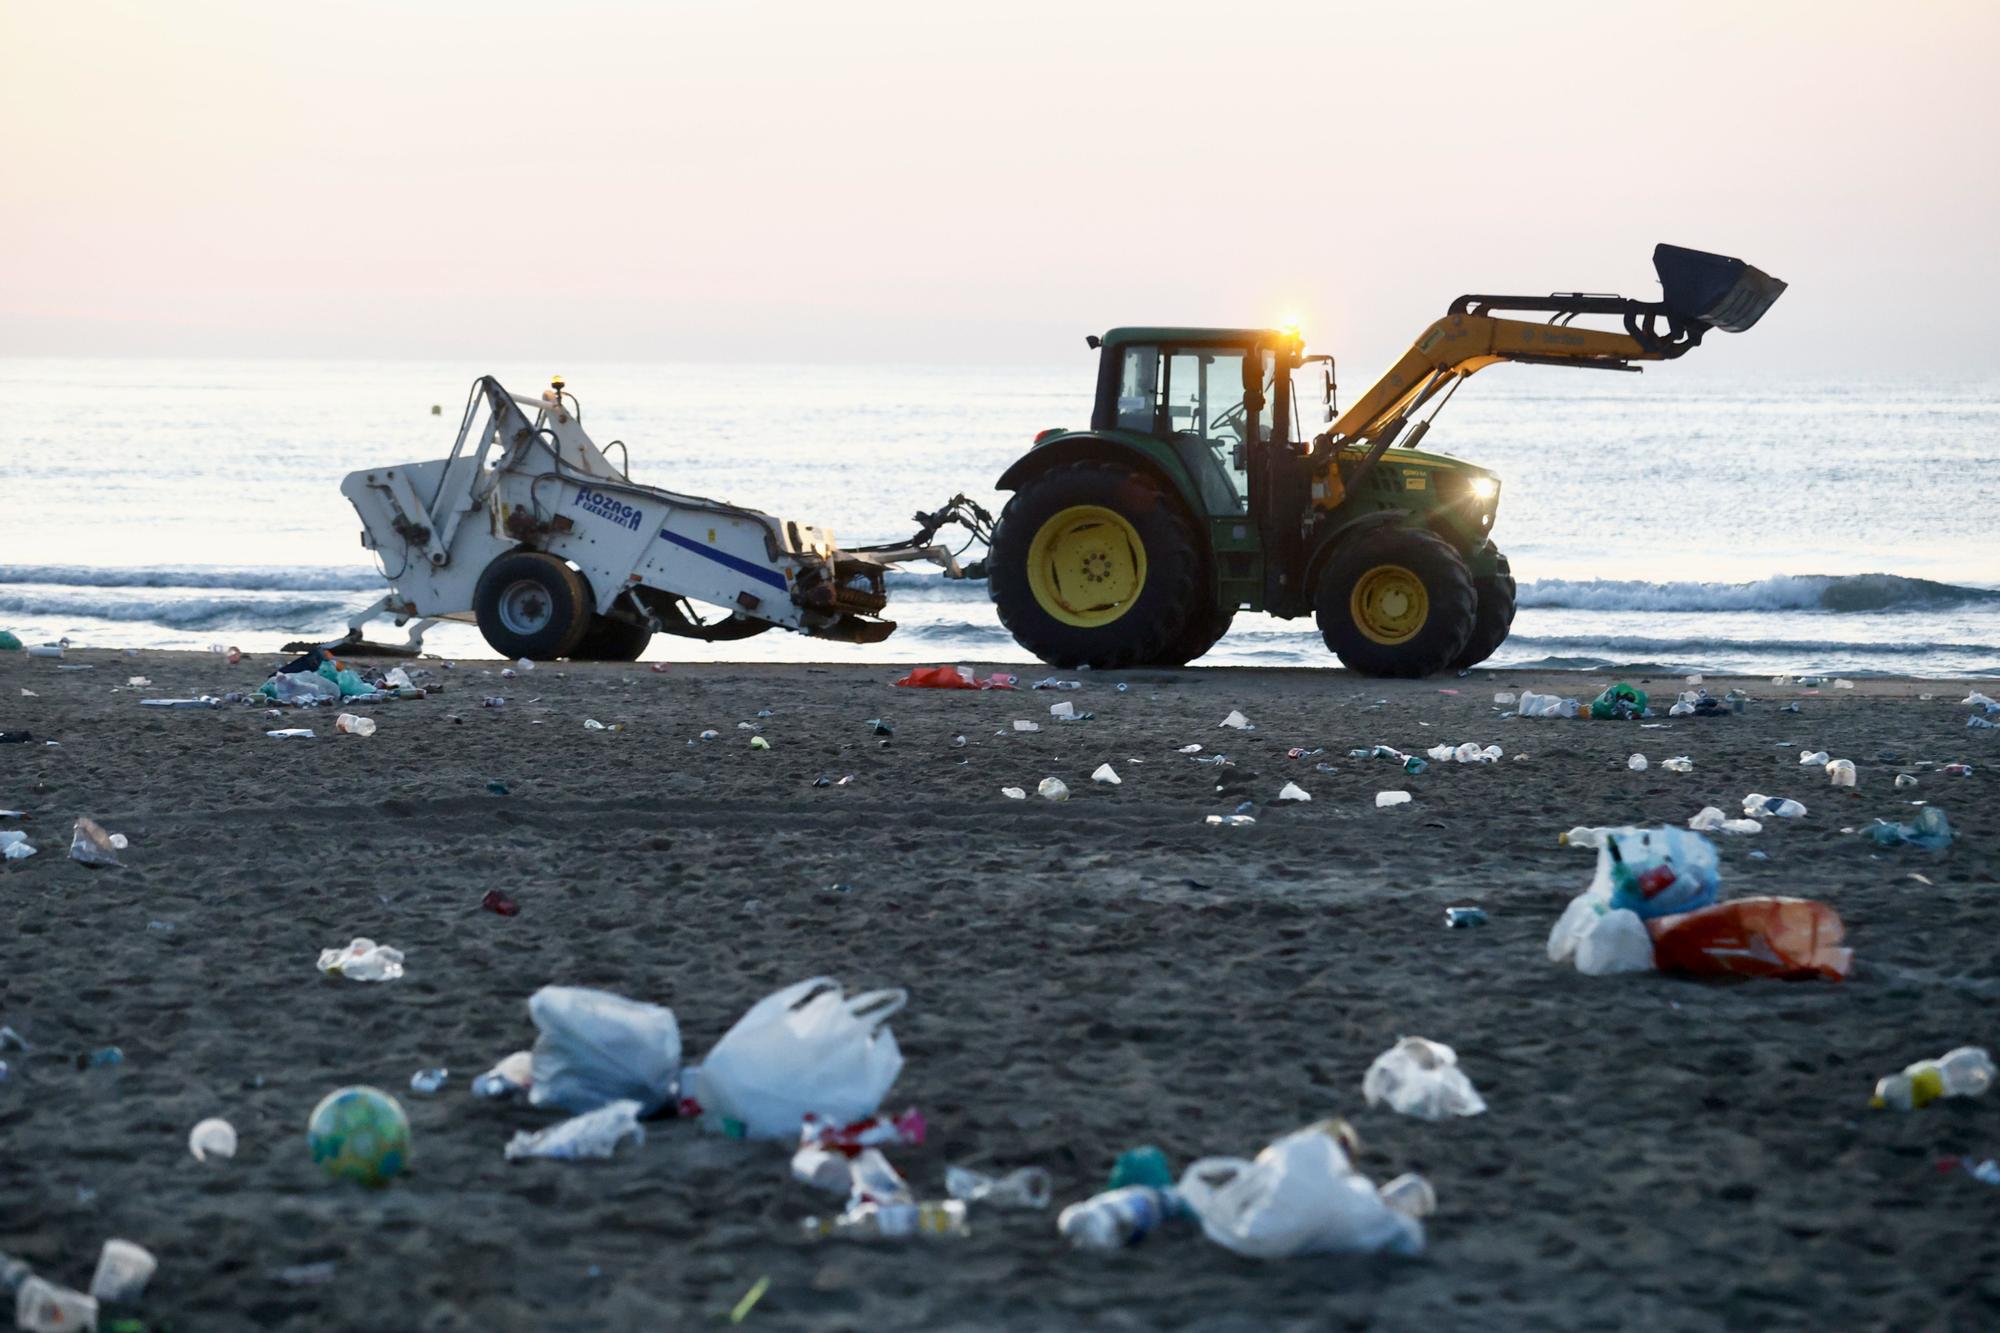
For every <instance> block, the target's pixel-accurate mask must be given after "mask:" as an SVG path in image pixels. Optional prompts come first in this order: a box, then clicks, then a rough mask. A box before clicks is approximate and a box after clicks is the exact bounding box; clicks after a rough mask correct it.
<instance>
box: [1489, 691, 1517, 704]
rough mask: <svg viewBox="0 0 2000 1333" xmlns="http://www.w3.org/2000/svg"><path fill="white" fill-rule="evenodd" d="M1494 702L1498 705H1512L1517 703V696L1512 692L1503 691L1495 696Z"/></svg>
mask: <svg viewBox="0 0 2000 1333" xmlns="http://www.w3.org/2000/svg"><path fill="white" fill-rule="evenodd" d="M1493 702H1494V703H1496V704H1511V703H1514V702H1516V696H1515V694H1514V692H1513V691H1512V690H1502V691H1500V693H1498V694H1496V695H1494V696H1493Z"/></svg>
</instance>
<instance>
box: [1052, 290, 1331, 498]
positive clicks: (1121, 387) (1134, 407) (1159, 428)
mask: <svg viewBox="0 0 2000 1333" xmlns="http://www.w3.org/2000/svg"><path fill="white" fill-rule="evenodd" d="M1089 342H1090V345H1091V346H1092V347H1093V348H1096V349H1098V369H1097V400H1096V404H1095V406H1094V408H1093V410H1092V412H1091V420H1090V426H1091V430H1092V431H1094V432H1106V433H1108V432H1118V433H1122V434H1130V435H1141V436H1146V437H1149V438H1150V439H1151V440H1154V441H1157V442H1158V443H1160V444H1164V445H1166V446H1167V447H1168V448H1170V449H1171V450H1172V451H1173V453H1174V455H1175V457H1176V458H1177V459H1178V461H1179V462H1180V464H1181V466H1182V468H1184V469H1185V471H1186V473H1187V475H1188V476H1189V477H1190V478H1191V479H1192V481H1193V482H1194V485H1195V488H1196V490H1197V492H1198V494H1199V495H1200V497H1201V506H1202V508H1203V510H1204V511H1205V513H1206V516H1207V517H1209V518H1210V519H1222V518H1241V517H1245V516H1248V515H1249V514H1250V513H1251V510H1252V508H1253V504H1254V503H1255V501H1256V499H1257V498H1258V497H1260V496H1261V494H1262V492H1263V491H1264V490H1265V483H1266V480H1267V477H1268V476H1269V474H1270V469H1269V468H1268V466H1267V463H1268V462H1269V459H1270V456H1271V455H1272V454H1274V453H1276V454H1290V455H1293V456H1297V455H1298V454H1300V453H1302V452H1303V451H1304V449H1305V447H1306V443H1307V442H1309V441H1310V440H1311V438H1312V435H1313V433H1314V432H1316V431H1317V430H1320V429H1323V428H1324V427H1323V424H1322V423H1324V421H1326V420H1328V419H1329V417H1328V408H1329V407H1330V405H1331V403H1332V386H1333V379H1332V361H1331V358H1326V357H1310V358H1309V357H1306V356H1305V355H1304V350H1305V344H1304V340H1303V339H1302V338H1301V337H1300V336H1299V335H1298V334H1297V333H1296V332H1295V331H1291V330H1283V329H1199V328H1119V329H1112V330H1111V331H1110V332H1109V333H1106V334H1105V335H1104V336H1103V337H1102V338H1098V337H1092V338H1090V339H1089ZM1301 372H1305V374H1304V375H1303V376H1302V374H1301ZM1302 400H1309V401H1302Z"/></svg>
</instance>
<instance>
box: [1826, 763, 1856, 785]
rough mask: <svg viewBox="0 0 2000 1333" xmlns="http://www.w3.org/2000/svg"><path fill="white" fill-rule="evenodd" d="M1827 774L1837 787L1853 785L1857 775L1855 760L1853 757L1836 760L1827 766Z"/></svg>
mask: <svg viewBox="0 0 2000 1333" xmlns="http://www.w3.org/2000/svg"><path fill="white" fill-rule="evenodd" d="M1826 776H1827V777H1828V779H1830V780H1831V781H1832V783H1833V785H1834V786H1836V787H1852V786H1853V785H1854V777H1855V774H1854V761H1853V760H1852V759H1836V760H1834V761H1833V762H1832V763H1830V764H1828V765H1827V766H1826Z"/></svg>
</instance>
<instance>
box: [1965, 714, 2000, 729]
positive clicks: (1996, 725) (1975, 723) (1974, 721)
mask: <svg viewBox="0 0 2000 1333" xmlns="http://www.w3.org/2000/svg"><path fill="white" fill-rule="evenodd" d="M1965 725H1966V726H1968V727H1977V728H1980V729H1981V730H1985V731H2000V722H1992V721H1989V720H1988V719H1986V718H1983V717H1968V718H1966V719H1965Z"/></svg>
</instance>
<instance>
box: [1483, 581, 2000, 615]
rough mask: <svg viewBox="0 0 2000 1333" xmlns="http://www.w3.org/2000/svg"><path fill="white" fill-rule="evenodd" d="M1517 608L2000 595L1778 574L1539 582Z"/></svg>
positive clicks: (1849, 605)
mask: <svg viewBox="0 0 2000 1333" xmlns="http://www.w3.org/2000/svg"><path fill="white" fill-rule="evenodd" d="M1519 596H1520V605H1522V606H1535V607H1563V608H1569V609H1574V610H1588V611H1902V610H1935V609H1936V608H1938V607H1941V606H1950V605H1954V604H1959V603H1965V602H2000V589H1996V588H1968V587H1963V586H1961V585H1959V584H1955V583H1939V582H1937V581H1935V580H1933V579H1916V578H1907V577H1905V576H1903V575H1901V574H1838V575H1836V574H1779V575H1777V576H1775V577H1773V578H1768V579H1759V580H1758V581H1757V582H1755V583H1647V582H1643V581H1640V580H1628V579H1537V580H1535V581H1534V582H1532V583H1524V584H1522V585H1521V589H1520V594H1519Z"/></svg>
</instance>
